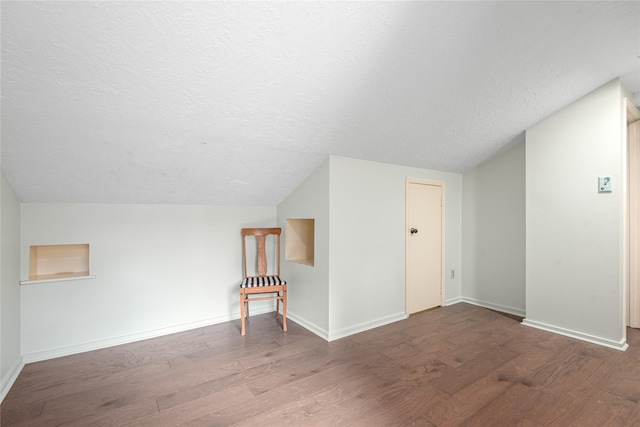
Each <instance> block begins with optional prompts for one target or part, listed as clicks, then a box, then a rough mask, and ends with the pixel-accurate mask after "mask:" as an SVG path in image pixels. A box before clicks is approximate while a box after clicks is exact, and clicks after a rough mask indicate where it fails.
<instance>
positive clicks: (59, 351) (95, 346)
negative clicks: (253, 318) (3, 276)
mask: <svg viewBox="0 0 640 427" xmlns="http://www.w3.org/2000/svg"><path fill="white" fill-rule="evenodd" d="M274 309H275V307H273V308H270V307H266V308H261V309H251V314H252V315H257V314H265V313H271V312H273V311H274ZM232 320H240V313H236V314H234V315H231V314H229V315H224V316H218V317H211V318H208V319H203V320H199V321H196V322H189V323H183V324H180V325H175V326H169V327H167V328H159V329H153V330H149V331H143V332H138V333H135V334H128V335H122V336H119V337H114V338H108V339H104V340H98V341H92V342H87V343H81V344H77V345H71V346H68V347H60V348H55V349H51V350H44V351H36V352H32V353H26V354H23V355H22V358H23V360H24V363H33V362H40V361H42V360H49V359H55V358H56V357H63V356H69V355H72V354H78V353H84V352H87V351H93V350H99V349H101V348H107V347H113V346H116V345H122V344H129V343H132V342H135V341H141V340H146V339H149V338H156V337H160V336H163V335H169V334H175V333H177V332H184V331H188V330H190V329H196V328H202V327H204V326H210V325H215V324H217V323H222V322H229V321H232Z"/></svg>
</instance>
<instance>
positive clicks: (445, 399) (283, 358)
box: [1, 304, 640, 427]
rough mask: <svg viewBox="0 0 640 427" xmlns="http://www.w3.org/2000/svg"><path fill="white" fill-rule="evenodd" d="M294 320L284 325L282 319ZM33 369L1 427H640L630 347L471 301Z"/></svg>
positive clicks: (168, 342) (177, 340)
mask: <svg viewBox="0 0 640 427" xmlns="http://www.w3.org/2000/svg"><path fill="white" fill-rule="evenodd" d="M288 323H289V322H288ZM239 328H240V321H234V322H229V323H224V324H219V325H214V326H209V327H205V328H200V329H196V330H192V331H187V332H183V333H178V334H173V335H168V336H164V337H160V338H155V339H150V340H146V341H140V342H136V343H132V344H127V345H121V346H117V347H111V348H107V349H103V350H98V351H92V352H88V353H82V354H78V355H73V356H67V357H62V358H58V359H54V360H48V361H44V362H38V363H32V364H29V365H27V366H25V368H24V370H23V371H22V373H21V374H20V376H19V378H18V379H17V381H16V383H15V385H14V386H13V388H12V389H11V390H10V392H9V394H8V395H7V397H6V398H5V400H4V402H3V403H2V408H1V417H2V418H1V422H2V426H58V425H65V426H121V425H127V426H129V425H130V426H175V425H185V426H231V425H234V426H263V425H266V426H281V425H305V426H306V425H309V426H332V425H348V426H368V427H371V426H404V425H423V426H433V425H435V426H458V425H464V426H530V427H532V426H546V425H554V426H572V425H575V426H608V425H612V426H614V425H615V426H637V425H640V403H638V402H639V401H640V331H639V330H635V329H630V330H629V333H628V341H629V344H630V348H629V349H628V350H627V351H626V352H620V351H616V350H610V349H607V348H604V347H600V346H596V345H592V344H589V343H585V342H582V341H577V340H573V339H571V338H566V337H562V336H559V335H555V334H551V333H547V332H543V331H539V330H537V329H533V328H529V327H526V326H522V325H521V324H520V323H519V322H518V320H516V319H514V318H513V316H505V315H501V314H500V313H496V312H493V311H490V310H486V309H483V308H479V307H475V306H472V305H467V304H456V305H453V306H450V307H442V308H437V309H433V310H430V311H426V312H423V313H419V314H417V315H414V316H411V317H410V318H409V319H407V320H405V321H401V322H396V323H393V324H391V325H388V326H385V327H381V328H377V329H373V330H370V331H367V332H363V333H360V334H357V335H353V336H350V337H347V338H344V339H341V340H337V341H333V342H331V343H327V342H326V341H324V340H322V339H320V338H318V337H316V336H315V335H313V334H311V333H310V332H308V331H306V330H305V329H303V328H301V327H300V326H298V325H296V324H295V323H294V322H292V321H291V322H290V323H289V331H288V332H287V333H286V334H285V333H283V332H282V330H281V329H280V327H279V324H277V323H276V320H275V318H274V317H273V316H272V315H260V316H255V317H253V318H252V319H251V321H250V322H249V323H248V327H247V335H246V336H245V337H241V336H240V330H239Z"/></svg>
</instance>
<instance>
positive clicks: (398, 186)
mask: <svg viewBox="0 0 640 427" xmlns="http://www.w3.org/2000/svg"><path fill="white" fill-rule="evenodd" d="M406 178H421V179H431V180H439V181H442V182H444V183H445V271H447V272H448V271H449V270H451V269H455V270H456V271H457V272H458V273H460V269H461V266H462V260H461V193H462V175H460V174H455V173H447V172H438V171H430V170H426V169H418V168H410V167H404V166H397V165H391V164H385V163H377V162H370V161H364V160H356V159H350V158H345V157H337V156H332V157H331V158H330V202H329V209H330V218H331V228H330V241H329V254H330V264H331V266H330V273H329V281H330V286H329V325H330V339H337V338H340V337H343V336H346V335H350V334H353V333H356V332H359V331H362V330H366V329H370V328H373V327H376V326H380V325H383V324H386V323H389V322H392V321H395V320H399V319H402V318H404V317H405V237H406V230H405V229H406V224H405V186H406ZM445 277H446V280H445V289H444V292H445V299H446V300H447V301H450V302H453V301H456V300H459V298H460V296H461V294H460V292H461V288H460V274H458V275H457V276H456V278H455V279H450V276H449V275H448V274H446V275H445Z"/></svg>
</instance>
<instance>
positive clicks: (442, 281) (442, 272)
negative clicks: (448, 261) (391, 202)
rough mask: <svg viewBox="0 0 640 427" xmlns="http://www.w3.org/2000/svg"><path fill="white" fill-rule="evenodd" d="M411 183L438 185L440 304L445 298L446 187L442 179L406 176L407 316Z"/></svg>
mask: <svg viewBox="0 0 640 427" xmlns="http://www.w3.org/2000/svg"><path fill="white" fill-rule="evenodd" d="M411 184H421V185H432V186H436V187H440V190H441V194H442V197H441V199H440V218H441V221H440V235H441V239H440V263H441V265H440V306H441V307H442V306H444V300H445V295H444V294H445V286H444V284H445V251H444V250H445V221H446V219H445V213H446V209H445V201H446V192H445V190H446V187H445V183H444V181H437V180H431V179H421V178H409V177H407V178H406V180H405V206H404V215H405V216H404V224H405V226H404V312H405V314H406V315H407V316H408V315H409V312H408V310H407V295H408V294H409V292H408V280H407V276H408V275H407V270H408V269H409V256H408V254H409V228H410V227H411V225H410V224H409V185H411Z"/></svg>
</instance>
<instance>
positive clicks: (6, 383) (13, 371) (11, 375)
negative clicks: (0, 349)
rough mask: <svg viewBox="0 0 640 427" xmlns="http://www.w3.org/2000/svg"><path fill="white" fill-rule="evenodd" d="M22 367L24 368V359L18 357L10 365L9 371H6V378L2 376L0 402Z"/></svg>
mask: <svg viewBox="0 0 640 427" xmlns="http://www.w3.org/2000/svg"><path fill="white" fill-rule="evenodd" d="M22 368H24V360H23V358H22V357H19V358H18V359H17V360H16V361H15V362H14V364H13V365H11V368H10V369H9V372H7V376H6V378H2V388H1V389H0V403H2V401H3V400H4V398H5V397H6V396H7V394H8V393H9V390H11V387H12V386H13V383H15V382H16V380H17V379H18V375H20V372H22Z"/></svg>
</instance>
